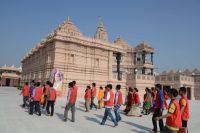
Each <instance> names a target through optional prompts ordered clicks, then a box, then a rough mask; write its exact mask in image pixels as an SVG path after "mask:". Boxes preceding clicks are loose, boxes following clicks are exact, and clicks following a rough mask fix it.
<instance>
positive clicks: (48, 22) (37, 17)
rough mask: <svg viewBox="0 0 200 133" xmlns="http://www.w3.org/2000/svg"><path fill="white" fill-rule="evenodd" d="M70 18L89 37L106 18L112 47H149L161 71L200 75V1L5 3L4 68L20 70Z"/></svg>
mask: <svg viewBox="0 0 200 133" xmlns="http://www.w3.org/2000/svg"><path fill="white" fill-rule="evenodd" d="M68 16H70V17H71V19H72V21H73V22H74V24H75V25H76V26H77V27H79V29H80V30H81V32H82V33H83V34H84V35H86V36H93V35H94V33H95V31H96V27H97V24H98V16H101V17H102V18H103V22H104V24H105V26H106V29H107V31H108V34H109V40H110V41H111V42H113V41H114V40H115V39H116V38H117V37H119V36H121V37H123V38H124V39H125V40H126V41H127V42H128V43H129V44H131V45H133V46H136V45H137V44H138V43H139V42H141V41H142V40H144V41H145V42H147V43H149V44H150V45H152V47H154V48H155V50H156V54H155V58H154V60H155V65H156V66H155V67H156V68H158V70H159V71H162V70H170V69H178V68H182V69H183V68H189V69H193V68H199V69H200V0H165V1H163V0H0V66H2V65H4V64H7V65H12V64H14V65H16V66H20V61H21V59H22V57H23V56H24V55H25V54H26V53H27V51H28V50H29V49H31V48H32V47H34V46H35V45H36V44H37V43H38V42H40V40H41V39H42V38H43V37H45V36H46V35H47V34H48V33H49V32H50V31H52V30H53V29H54V28H56V27H57V26H58V25H59V24H61V23H62V22H63V21H64V20H65V19H67V17H68Z"/></svg>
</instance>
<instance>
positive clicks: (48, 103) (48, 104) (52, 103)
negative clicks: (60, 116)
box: [46, 101, 55, 116]
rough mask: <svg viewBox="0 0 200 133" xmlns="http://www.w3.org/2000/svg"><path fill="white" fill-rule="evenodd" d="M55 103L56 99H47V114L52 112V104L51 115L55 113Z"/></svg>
mask: <svg viewBox="0 0 200 133" xmlns="http://www.w3.org/2000/svg"><path fill="white" fill-rule="evenodd" d="M54 105H55V101H47V108H46V110H47V114H50V112H49V107H50V106H51V114H50V115H51V116H53V113H54Z"/></svg>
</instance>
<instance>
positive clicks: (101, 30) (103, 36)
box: [94, 16, 108, 42]
mask: <svg viewBox="0 0 200 133" xmlns="http://www.w3.org/2000/svg"><path fill="white" fill-rule="evenodd" d="M94 38H95V39H99V40H102V41H106V42H108V33H107V31H106V29H105V26H104V24H103V21H102V18H101V17H100V16H99V23H98V26H97V31H96V34H95V36H94Z"/></svg>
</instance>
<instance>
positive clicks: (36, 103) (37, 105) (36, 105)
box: [34, 101, 41, 116]
mask: <svg viewBox="0 0 200 133" xmlns="http://www.w3.org/2000/svg"><path fill="white" fill-rule="evenodd" d="M34 105H35V109H36V113H38V114H39V116H40V115H41V109H40V101H34Z"/></svg>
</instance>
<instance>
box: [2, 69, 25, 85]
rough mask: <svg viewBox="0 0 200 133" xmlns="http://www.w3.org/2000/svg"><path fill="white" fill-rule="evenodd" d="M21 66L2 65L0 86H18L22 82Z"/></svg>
mask: <svg viewBox="0 0 200 133" xmlns="http://www.w3.org/2000/svg"><path fill="white" fill-rule="evenodd" d="M20 79H21V68H16V67H15V66H6V65H5V66H2V67H0V86H11V87H17V86H18V85H19V84H20Z"/></svg>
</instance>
